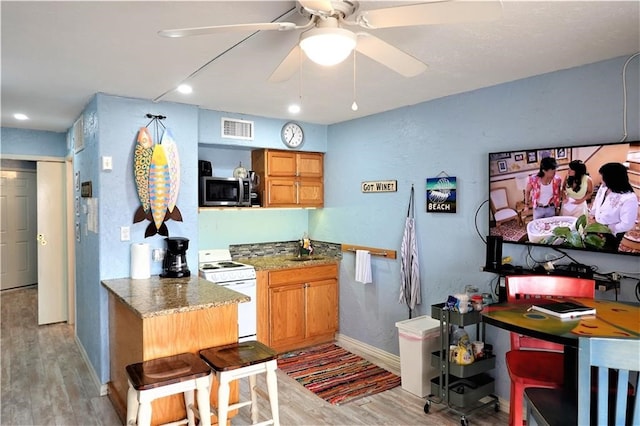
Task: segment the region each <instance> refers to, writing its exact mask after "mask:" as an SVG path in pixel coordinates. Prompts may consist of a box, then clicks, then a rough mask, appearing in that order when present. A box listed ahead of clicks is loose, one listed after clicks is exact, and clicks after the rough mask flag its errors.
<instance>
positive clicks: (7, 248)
mask: <svg viewBox="0 0 640 426" xmlns="http://www.w3.org/2000/svg"><path fill="white" fill-rule="evenodd" d="M36 220H37V219H36V173H35V171H11V170H3V171H1V172H0V256H1V258H2V260H1V263H0V289H1V290H6V289H9V288H15V287H23V286H26V285H31V284H35V283H36V282H37V281H38V255H37V247H36V224H37V222H36Z"/></svg>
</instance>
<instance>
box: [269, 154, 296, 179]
mask: <svg viewBox="0 0 640 426" xmlns="http://www.w3.org/2000/svg"><path fill="white" fill-rule="evenodd" d="M297 170H298V167H297V164H296V153H295V152H287V151H268V152H267V175H268V176H276V177H278V176H296V174H297Z"/></svg>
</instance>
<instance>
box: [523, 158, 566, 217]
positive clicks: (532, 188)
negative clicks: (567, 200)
mask: <svg viewBox="0 0 640 426" xmlns="http://www.w3.org/2000/svg"><path fill="white" fill-rule="evenodd" d="M556 168H558V163H556V159H555V158H553V157H545V158H543V159H542V160H540V171H538V173H537V174H535V175H531V176H529V179H528V181H527V188H526V190H525V200H526V203H527V205H526V207H527V208H532V209H533V219H534V220H535V219H541V218H543V217H553V216H556V211H559V210H560V198H561V191H560V187H561V186H562V179H561V178H560V176H558V175H556Z"/></svg>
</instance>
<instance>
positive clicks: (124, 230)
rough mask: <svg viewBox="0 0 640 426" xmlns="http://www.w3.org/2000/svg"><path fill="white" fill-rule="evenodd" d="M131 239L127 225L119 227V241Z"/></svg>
mask: <svg viewBox="0 0 640 426" xmlns="http://www.w3.org/2000/svg"><path fill="white" fill-rule="evenodd" d="M129 240H131V232H130V229H129V227H128V226H121V227H120V241H129Z"/></svg>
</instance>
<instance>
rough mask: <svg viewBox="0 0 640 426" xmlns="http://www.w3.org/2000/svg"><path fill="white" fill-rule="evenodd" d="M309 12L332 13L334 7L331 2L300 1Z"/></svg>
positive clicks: (326, 0)
mask: <svg viewBox="0 0 640 426" xmlns="http://www.w3.org/2000/svg"><path fill="white" fill-rule="evenodd" d="M298 2H299V3H300V4H301V5H302V7H304V8H305V9H307V10H308V11H317V12H332V11H333V6H332V5H331V1H329V0H298Z"/></svg>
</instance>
